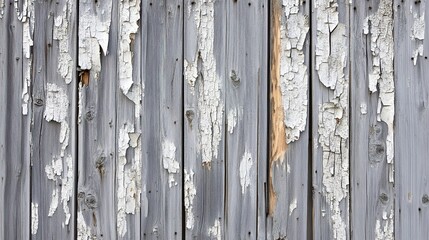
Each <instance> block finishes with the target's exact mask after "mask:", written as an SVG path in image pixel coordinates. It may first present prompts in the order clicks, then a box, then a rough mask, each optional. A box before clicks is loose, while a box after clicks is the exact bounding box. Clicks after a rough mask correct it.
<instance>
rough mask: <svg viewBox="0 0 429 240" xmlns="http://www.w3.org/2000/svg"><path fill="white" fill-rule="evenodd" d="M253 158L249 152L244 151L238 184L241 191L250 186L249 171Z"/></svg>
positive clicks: (243, 191)
mask: <svg viewBox="0 0 429 240" xmlns="http://www.w3.org/2000/svg"><path fill="white" fill-rule="evenodd" d="M252 165H253V160H252V155H250V153H249V152H247V151H245V152H244V154H243V158H242V159H241V162H240V184H241V193H242V194H244V193H246V189H247V188H248V187H249V186H250V181H251V171H250V169H251V168H252Z"/></svg>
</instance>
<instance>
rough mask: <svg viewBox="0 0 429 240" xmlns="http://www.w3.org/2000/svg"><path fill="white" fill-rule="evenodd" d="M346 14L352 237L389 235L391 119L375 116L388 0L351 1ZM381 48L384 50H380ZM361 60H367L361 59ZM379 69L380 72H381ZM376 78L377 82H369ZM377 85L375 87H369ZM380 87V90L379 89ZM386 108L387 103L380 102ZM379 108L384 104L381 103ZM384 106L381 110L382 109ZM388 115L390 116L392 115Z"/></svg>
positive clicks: (386, 69) (386, 72)
mask: <svg viewBox="0 0 429 240" xmlns="http://www.w3.org/2000/svg"><path fill="white" fill-rule="evenodd" d="M352 8H353V11H351V16H350V26H351V27H352V28H351V29H350V34H351V35H350V37H351V38H350V50H351V52H350V59H351V66H350V67H351V79H350V83H351V84H350V92H351V96H350V98H351V101H350V108H351V115H350V117H351V118H350V122H351V125H350V134H351V135H350V136H351V137H350V149H351V154H350V170H351V171H350V174H351V183H350V184H351V207H350V210H351V215H350V222H351V231H352V238H353V239H393V209H394V191H393V190H394V189H393V181H392V180H393V175H392V174H393V171H392V170H393V169H392V164H391V163H389V161H388V158H387V155H388V154H389V153H388V151H389V148H388V147H387V145H388V144H389V143H388V142H386V141H390V140H389V138H388V135H390V134H392V133H391V131H392V130H393V129H391V128H389V127H388V126H389V125H391V126H393V125H392V124H393V121H392V122H389V121H388V120H386V119H384V118H383V117H381V116H380V113H381V112H380V109H381V108H380V107H379V104H380V102H379V98H381V97H383V95H384V94H385V86H387V83H388V82H389V81H390V82H392V81H393V58H392V57H393V38H392V37H393V36H392V34H393V12H392V10H393V6H392V1H386V0H381V1H380V0H373V1H354V2H353V6H352ZM382 49H386V50H385V52H383V51H382ZM362 59H366V62H363V61H362ZM380 70H381V71H380ZM374 76H376V78H379V83H378V84H379V85H378V86H375V85H374V84H377V82H375V83H373V82H371V81H372V80H373V79H374ZM374 87H377V89H378V90H377V91H376V92H375V91H374ZM383 88H384V89H383ZM383 105H385V106H386V107H388V106H389V104H388V103H387V102H385V101H383ZM383 108H384V107H383ZM382 111H385V110H382ZM392 120H393V119H392Z"/></svg>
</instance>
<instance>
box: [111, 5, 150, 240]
mask: <svg viewBox="0 0 429 240" xmlns="http://www.w3.org/2000/svg"><path fill="white" fill-rule="evenodd" d="M140 5H141V0H123V1H117V2H115V4H114V5H113V8H115V7H116V8H117V9H118V21H117V22H116V23H114V22H112V24H118V47H117V49H115V50H116V52H115V54H117V75H116V78H117V80H116V81H117V86H116V109H117V111H116V126H117V127H116V129H117V130H116V144H117V158H116V182H115V183H116V201H117V209H116V211H117V213H116V214H117V216H116V218H117V222H116V225H117V227H116V229H117V235H118V239H140V233H141V231H140V227H141V224H140V222H141V196H142V178H141V174H142V152H141V149H142V137H141V134H142V130H141V129H142V125H141V120H142V98H143V95H142V93H143V85H142V79H141V64H142V55H141V44H142V34H141V28H140V25H141V24H140V23H141V20H140Z"/></svg>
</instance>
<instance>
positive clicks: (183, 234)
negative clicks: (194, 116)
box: [179, 0, 186, 239]
mask: <svg viewBox="0 0 429 240" xmlns="http://www.w3.org/2000/svg"><path fill="white" fill-rule="evenodd" d="M181 4H182V8H181V9H180V13H179V14H180V15H181V19H182V29H181V31H182V59H181V60H182V61H181V69H182V74H181V75H182V78H181V81H182V83H181V86H182V111H181V114H182V226H181V230H182V239H186V207H185V176H184V174H185V151H186V147H185V123H186V119H185V77H184V72H185V69H184V64H183V63H184V62H185V0H182V1H181Z"/></svg>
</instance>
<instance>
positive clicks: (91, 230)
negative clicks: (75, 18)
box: [77, 0, 118, 239]
mask: <svg viewBox="0 0 429 240" xmlns="http://www.w3.org/2000/svg"><path fill="white" fill-rule="evenodd" d="M115 3H116V1H115ZM117 11H118V8H117V4H114V9H113V11H112V1H111V0H110V1H98V2H97V3H96V4H94V3H93V1H90V0H88V1H80V2H79V16H80V17H79V27H78V31H79V42H78V44H79V56H78V67H79V70H80V72H79V74H80V76H79V79H78V80H79V92H78V96H77V98H78V99H77V101H78V107H79V111H78V119H77V121H78V125H79V127H78V194H77V224H78V226H77V227H78V229H77V234H78V237H79V238H82V239H86V238H97V239H116V238H117V234H116V211H114V210H115V209H116V203H115V199H116V194H115V192H116V188H115V176H116V175H115V173H116V168H115V166H116V156H117V152H116V141H112V139H115V137H116V119H115V118H116V104H115V103H116V98H115V93H116V91H117V85H116V79H117V78H116V73H117V67H116V62H117V56H116V49H117V48H118V25H117V24H111V22H113V23H117V22H118V19H117ZM109 26H110V28H109ZM97 33H98V34H97Z"/></svg>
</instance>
